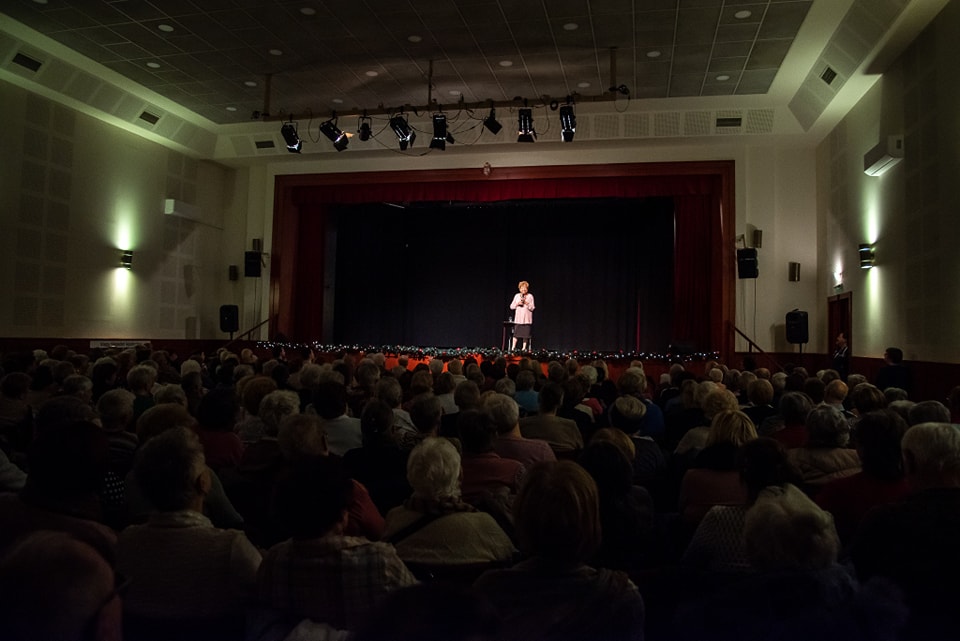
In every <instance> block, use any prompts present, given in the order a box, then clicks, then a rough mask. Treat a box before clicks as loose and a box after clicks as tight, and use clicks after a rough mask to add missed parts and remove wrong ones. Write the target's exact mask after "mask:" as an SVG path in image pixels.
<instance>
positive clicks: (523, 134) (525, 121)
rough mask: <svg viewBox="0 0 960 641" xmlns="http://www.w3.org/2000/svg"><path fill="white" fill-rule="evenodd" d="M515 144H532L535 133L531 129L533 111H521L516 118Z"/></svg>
mask: <svg viewBox="0 0 960 641" xmlns="http://www.w3.org/2000/svg"><path fill="white" fill-rule="evenodd" d="M517 131H518V135H517V142H533V141H534V139H535V138H536V137H537V132H536V131H535V130H534V129H533V110H532V109H521V110H520V115H519V116H518V118H517Z"/></svg>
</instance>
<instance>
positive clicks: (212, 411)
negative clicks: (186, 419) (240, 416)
mask: <svg viewBox="0 0 960 641" xmlns="http://www.w3.org/2000/svg"><path fill="white" fill-rule="evenodd" d="M238 411H239V406H238V404H237V398H236V395H235V394H234V391H233V389H231V388H227V387H220V388H217V389H212V390H210V392H209V393H208V394H206V395H205V396H204V397H203V398H202V399H201V400H200V406H199V407H198V408H197V423H198V425H197V435H198V436H199V437H200V443H202V444H203V452H204V456H205V457H206V461H207V465H208V466H210V467H211V468H212V469H213V470H214V471H216V472H220V471H221V470H224V469H225V468H234V467H236V466H237V465H239V464H240V459H241V457H242V456H243V442H242V441H241V440H240V437H239V436H237V434H236V432H234V427H235V426H236V424H237V412H238Z"/></svg>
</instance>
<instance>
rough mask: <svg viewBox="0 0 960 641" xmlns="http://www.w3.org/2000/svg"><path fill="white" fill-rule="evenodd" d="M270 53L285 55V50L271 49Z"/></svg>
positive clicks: (272, 54)
mask: <svg viewBox="0 0 960 641" xmlns="http://www.w3.org/2000/svg"><path fill="white" fill-rule="evenodd" d="M270 55H271V56H282V55H283V51H281V50H280V49H271V50H270Z"/></svg>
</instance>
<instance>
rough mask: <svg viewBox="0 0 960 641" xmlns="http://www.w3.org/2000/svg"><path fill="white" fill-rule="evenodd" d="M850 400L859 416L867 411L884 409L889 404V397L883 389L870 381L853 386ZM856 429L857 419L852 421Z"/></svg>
mask: <svg viewBox="0 0 960 641" xmlns="http://www.w3.org/2000/svg"><path fill="white" fill-rule="evenodd" d="M851 389H852V390H853V391H852V392H850V402H851V403H852V405H853V412H854V414H855V415H856V416H857V417H860V416H863V415H864V414H866V413H867V412H874V411H876V410H882V409H883V408H885V407H886V406H887V397H886V396H884V395H883V391H882V390H881V389H880V388H878V387H876V386H874V385H871V384H870V383H861V384H859V385H857V386H856V387H853V388H851ZM851 423H852V424H853V425H854V429H856V421H851Z"/></svg>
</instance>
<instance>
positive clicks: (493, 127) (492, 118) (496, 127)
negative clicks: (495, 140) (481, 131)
mask: <svg viewBox="0 0 960 641" xmlns="http://www.w3.org/2000/svg"><path fill="white" fill-rule="evenodd" d="M483 126H484V127H486V128H487V130H488V131H489V132H490V133H492V134H493V135H494V136H496V135H497V134H498V133H500V130H501V129H503V125H501V124H500V123H499V122H497V110H496V109H494V108H493V107H490V115H489V116H487V117H486V118H484V119H483Z"/></svg>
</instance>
